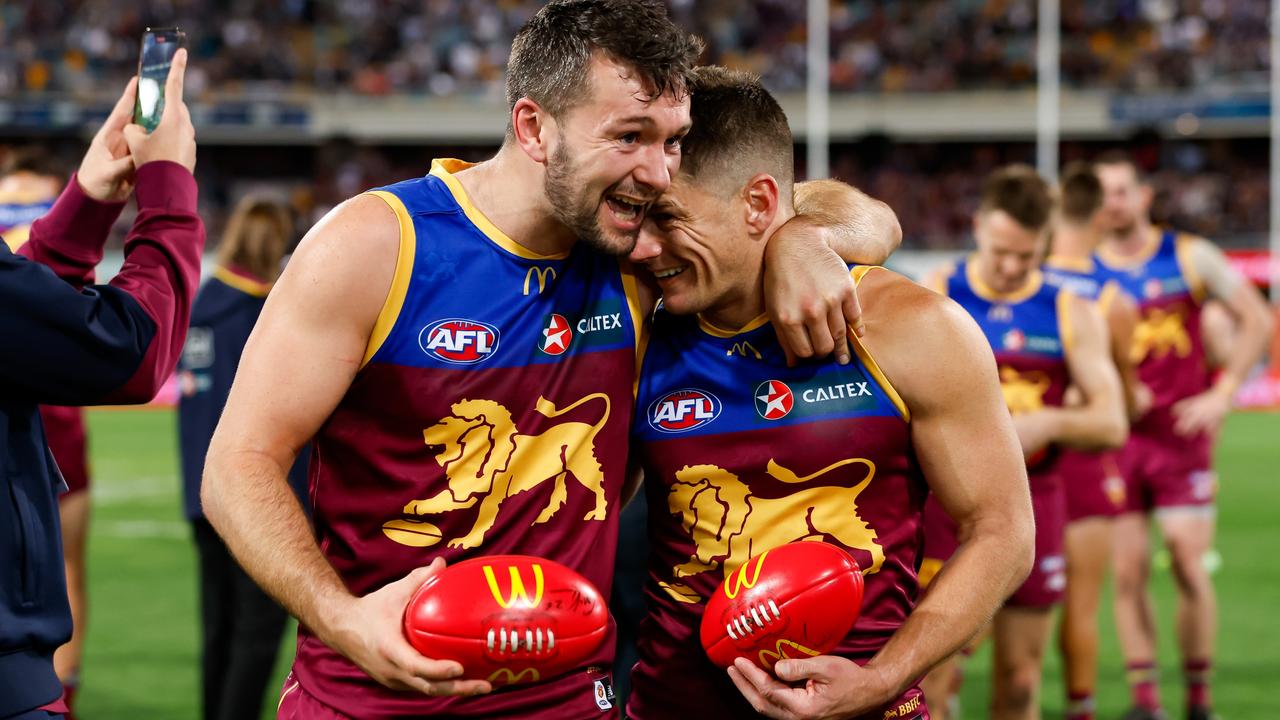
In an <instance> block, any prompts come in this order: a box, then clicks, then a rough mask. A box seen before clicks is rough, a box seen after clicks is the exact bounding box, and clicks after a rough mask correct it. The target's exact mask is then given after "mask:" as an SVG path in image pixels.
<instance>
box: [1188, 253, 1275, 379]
mask: <svg viewBox="0 0 1280 720" xmlns="http://www.w3.org/2000/svg"><path fill="white" fill-rule="evenodd" d="M1192 242H1193V243H1194V245H1193V246H1192V247H1191V251H1190V253H1189V255H1190V260H1191V263H1192V265H1193V266H1194V267H1195V269H1196V272H1197V273H1199V275H1200V277H1201V278H1202V279H1203V280H1204V286H1205V290H1206V291H1208V293H1209V296H1210V297H1212V298H1215V299H1217V300H1221V301H1222V302H1223V303H1224V304H1225V305H1226V306H1227V309H1228V310H1230V311H1231V314H1232V315H1234V316H1235V320H1236V323H1237V328H1238V331H1237V333H1236V341H1235V347H1234V348H1232V352H1231V353H1230V354H1229V355H1228V356H1227V362H1226V364H1225V365H1224V366H1223V368H1222V374H1221V375H1220V376H1219V377H1218V382H1217V383H1216V384H1215V386H1214V388H1215V390H1216V391H1218V392H1222V393H1223V394H1225V395H1226V396H1227V397H1228V398H1229V397H1230V396H1231V394H1232V393H1234V392H1235V389H1236V388H1237V387H1239V386H1240V384H1241V383H1242V382H1244V381H1245V379H1246V378H1247V377H1248V376H1249V371H1250V370H1252V369H1253V366H1254V365H1256V364H1257V362H1258V360H1259V359H1261V358H1262V354H1263V353H1264V352H1265V351H1266V348H1267V343H1268V342H1269V341H1270V339H1271V333H1272V331H1273V327H1272V326H1273V324H1274V321H1273V320H1272V317H1271V313H1270V312H1269V311H1268V309H1267V303H1266V300H1264V299H1263V298H1262V294H1261V293H1260V292H1258V290H1257V288H1255V287H1253V286H1252V285H1251V284H1249V282H1248V281H1247V280H1245V279H1244V278H1243V277H1241V276H1240V274H1239V273H1237V272H1236V271H1235V270H1234V269H1232V267H1231V265H1230V263H1228V262H1227V258H1226V256H1225V255H1223V254H1222V251H1221V250H1219V249H1218V248H1217V246H1215V245H1214V244H1213V243H1211V242H1209V241H1208V240H1204V239H1197V240H1193V241H1192Z"/></svg>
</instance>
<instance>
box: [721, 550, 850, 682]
mask: <svg viewBox="0 0 1280 720" xmlns="http://www.w3.org/2000/svg"><path fill="white" fill-rule="evenodd" d="M861 607H862V571H861V570H859V569H858V563H857V562H856V561H855V560H854V559H853V558H852V557H850V556H849V553H847V552H845V551H844V550H842V549H840V548H838V547H836V546H835V545H829V544H827V543H824V542H793V543H788V544H786V545H782V546H779V547H776V548H774V549H772V550H769V551H766V552H763V553H760V554H759V555H756V556H754V557H752V558H751V559H749V560H747V561H746V562H745V563H743V564H742V567H740V568H738V569H737V570H735V571H733V572H730V573H729V574H728V575H726V576H725V580H724V582H722V583H720V587H718V588H716V592H715V594H714V595H712V596H711V598H710V599H709V600H708V601H707V607H706V609H705V610H704V611H703V613H702V633H701V634H702V647H703V648H704V649H706V651H707V657H709V658H711V662H713V663H715V664H716V665H718V666H720V667H722V668H727V667H729V666H730V665H732V664H733V661H734V659H735V658H739V657H744V658H746V659H748V660H750V661H751V662H753V663H755V664H756V665H758V666H760V667H762V668H764V669H765V670H768V671H770V672H772V671H773V665H774V663H776V662H777V661H779V660H782V659H785V658H803V657H812V656H814V655H823V654H825V653H828V652H830V651H831V650H833V649H835V647H836V646H837V645H839V644H840V641H841V640H843V639H844V637H845V635H847V634H848V633H849V629H850V628H852V627H853V623H854V621H855V620H857V619H858V610H859V609H860V608H861Z"/></svg>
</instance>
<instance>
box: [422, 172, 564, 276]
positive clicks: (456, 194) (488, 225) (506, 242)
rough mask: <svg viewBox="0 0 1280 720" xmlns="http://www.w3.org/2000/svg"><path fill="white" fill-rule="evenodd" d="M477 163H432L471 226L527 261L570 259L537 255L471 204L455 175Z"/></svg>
mask: <svg viewBox="0 0 1280 720" xmlns="http://www.w3.org/2000/svg"><path fill="white" fill-rule="evenodd" d="M474 164H475V163H469V162H463V161H462V160H454V159H453V158H438V159H436V160H432V161H431V174H432V175H433V176H435V177H438V178H440V179H441V180H442V181H444V184H445V185H446V186H447V187H448V188H449V192H450V193H453V199H454V201H456V202H457V203H458V207H461V208H462V212H464V213H466V215H467V219H468V220H470V221H471V224H473V225H475V226H476V228H477V229H479V230H480V232H482V233H484V234H485V237H488V238H489V239H490V240H492V241H493V244H494V245H497V246H498V247H500V248H502V249H503V250H506V251H507V252H509V253H511V254H512V255H515V256H516V257H522V258H524V259H526V260H563V259H564V258H566V257H569V253H568V251H565V252H562V253H556V254H554V255H543V254H541V253H536V252H534V251H532V250H530V249H529V248H527V247H525V246H523V245H521V244H520V243H518V242H516V241H515V240H512V239H511V238H509V237H507V234H506V233H504V232H502V231H501V230H499V229H498V226H497V225H494V224H493V223H492V222H491V221H490V220H489V218H487V217H485V215H484V213H482V212H480V209H479V208H477V207H476V206H475V203H473V202H471V197H470V196H469V195H467V191H466V188H464V187H462V183H460V182H458V178H456V177H454V176H453V174H454V173H456V172H458V171H461V170H466V169H467V168H469V167H471V166H472V165H474Z"/></svg>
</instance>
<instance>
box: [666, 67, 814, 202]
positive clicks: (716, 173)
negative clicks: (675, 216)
mask: <svg viewBox="0 0 1280 720" xmlns="http://www.w3.org/2000/svg"><path fill="white" fill-rule="evenodd" d="M689 94H690V106H689V115H690V117H691V118H692V120H693V126H692V127H691V128H690V130H689V133H688V134H687V135H685V137H684V140H683V141H681V151H680V152H681V158H680V170H681V172H682V173H685V174H687V175H689V177H692V178H700V179H710V180H713V181H715V182H717V183H720V182H723V183H724V184H725V185H729V184H730V181H733V184H732V187H731V188H726V189H731V190H733V191H736V190H738V189H739V188H741V187H742V184H743V183H744V182H746V180H747V178H749V177H751V176H752V175H754V174H756V173H758V172H768V173H769V174H770V175H772V176H773V178H774V179H775V180H777V181H778V185H779V189H780V191H781V193H782V194H783V196H784V197H787V198H790V197H791V187H792V184H793V183H794V181H795V160H794V141H793V140H792V137H791V127H790V125H789V124H788V123H787V114H786V113H785V112H783V110H782V106H781V105H779V104H778V101H777V100H776V99H774V97H773V95H771V94H769V91H768V90H766V89H765V87H764V85H763V84H761V82H760V77H759V76H757V75H754V74H752V73H747V72H742V71H740V70H730V69H729V68H724V67H718V66H709V67H699V68H695V69H694V70H693V72H692V73H690V75H689Z"/></svg>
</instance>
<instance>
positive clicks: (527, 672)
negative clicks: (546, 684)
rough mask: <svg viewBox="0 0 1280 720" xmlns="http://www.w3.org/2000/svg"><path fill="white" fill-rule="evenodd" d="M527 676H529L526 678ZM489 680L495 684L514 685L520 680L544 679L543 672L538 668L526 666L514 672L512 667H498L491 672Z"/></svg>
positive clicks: (534, 680) (533, 680)
mask: <svg viewBox="0 0 1280 720" xmlns="http://www.w3.org/2000/svg"><path fill="white" fill-rule="evenodd" d="M525 676H528V679H526V677H525ZM488 679H489V682H491V683H493V684H494V685H512V684H515V683H518V682H538V681H539V680H541V679H542V676H541V674H539V673H538V670H537V669H536V668H531V667H529V668H525V669H523V670H521V671H520V672H513V671H512V670H511V668H498V669H497V670H494V671H493V672H492V673H489V678H488Z"/></svg>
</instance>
